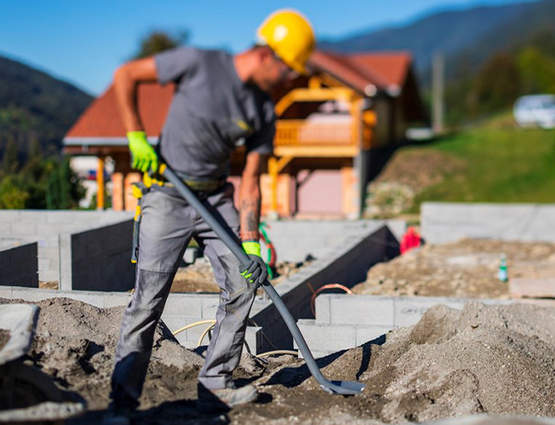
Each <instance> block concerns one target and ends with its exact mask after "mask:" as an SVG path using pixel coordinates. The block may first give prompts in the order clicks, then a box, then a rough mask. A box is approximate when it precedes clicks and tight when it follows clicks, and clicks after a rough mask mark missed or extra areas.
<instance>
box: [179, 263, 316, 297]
mask: <svg viewBox="0 0 555 425" xmlns="http://www.w3.org/2000/svg"><path fill="white" fill-rule="evenodd" d="M312 261H313V258H312V257H310V256H309V257H307V258H306V259H305V261H300V262H290V261H280V262H278V263H277V265H276V268H275V270H274V278H273V279H271V280H270V281H271V283H272V285H274V286H275V285H277V284H279V283H280V282H282V281H283V280H284V279H286V278H288V277H290V276H293V275H294V274H295V273H297V272H298V271H299V270H300V269H301V268H302V267H303V266H305V265H307V264H310V262H312ZM171 292H219V288H218V285H217V284H216V281H215V279H214V273H213V272H212V267H211V266H210V262H209V261H208V259H206V258H205V257H201V258H198V259H197V260H196V261H195V262H194V263H193V264H190V265H188V266H186V267H180V268H179V269H178V271H177V273H176V275H175V278H174V280H173V284H172V288H171Z"/></svg>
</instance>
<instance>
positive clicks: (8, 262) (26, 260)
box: [0, 242, 39, 288]
mask: <svg viewBox="0 0 555 425" xmlns="http://www.w3.org/2000/svg"><path fill="white" fill-rule="evenodd" d="M37 251H38V246H37V243H36V242H31V243H23V244H18V243H10V244H6V243H4V244H2V246H1V247H0V285H20V286H26V287H30V288H38V286H39V280H38V274H37V269H38V267H39V265H38V257H37Z"/></svg>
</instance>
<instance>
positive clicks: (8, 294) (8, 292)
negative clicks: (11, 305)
mask: <svg viewBox="0 0 555 425" xmlns="http://www.w3.org/2000/svg"><path fill="white" fill-rule="evenodd" d="M0 298H7V299H11V298H12V288H11V287H9V286H0Z"/></svg>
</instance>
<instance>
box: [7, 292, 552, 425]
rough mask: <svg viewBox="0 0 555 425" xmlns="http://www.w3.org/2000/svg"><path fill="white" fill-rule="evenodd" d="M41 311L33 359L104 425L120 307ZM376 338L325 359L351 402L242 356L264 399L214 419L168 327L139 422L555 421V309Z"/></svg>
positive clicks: (192, 364)
mask: <svg viewBox="0 0 555 425" xmlns="http://www.w3.org/2000/svg"><path fill="white" fill-rule="evenodd" d="M0 302H17V300H5V299H4V300H0ZM38 306H39V307H40V315H39V321H38V326H37V331H36V335H35V337H34V342H33V345H32V348H31V350H30V353H29V360H28V361H27V362H28V363H30V364H34V365H35V366H36V367H38V368H40V369H41V370H42V372H44V373H46V374H48V375H49V376H51V378H52V379H53V380H54V381H55V383H56V385H58V386H59V387H60V388H62V389H63V390H65V391H67V396H68V398H71V399H73V400H75V399H80V398H82V399H84V400H86V402H87V404H88V409H89V411H88V413H87V414H86V415H85V416H82V417H80V418H76V419H73V420H71V421H70V422H69V423H72V424H79V425H84V424H97V423H99V419H100V417H101V415H102V414H103V411H104V409H105V408H106V406H107V404H108V401H109V398H108V397H109V392H110V374H111V371H112V368H113V360H114V350H115V344H116V342H117V337H118V332H119V325H120V321H121V315H122V312H123V307H114V308H110V309H99V308H96V307H93V306H91V305H89V304H85V303H82V302H80V301H75V300H70V299H67V298H56V299H47V300H44V301H41V302H39V303H38ZM376 342H377V341H376ZM380 343H381V345H379V344H378V343H372V342H368V343H366V344H364V345H362V346H361V347H358V348H354V349H351V350H347V351H342V352H338V353H334V354H332V355H329V356H327V357H325V358H322V359H320V360H319V365H320V367H321V368H322V369H323V373H324V374H325V375H326V376H327V377H329V378H330V379H342V380H359V381H361V382H363V383H365V384H366V388H365V390H364V391H363V393H362V394H360V395H358V396H354V397H343V396H337V395H330V394H327V393H325V392H324V391H322V389H321V388H320V387H319V385H318V384H317V383H316V381H315V380H314V379H313V378H312V377H311V376H310V374H309V372H308V370H307V368H306V366H305V365H304V362H303V361H302V360H299V359H297V358H296V357H293V356H278V357H275V358H268V359H267V360H266V361H264V360H261V359H258V358H254V357H252V356H249V355H247V354H244V355H243V358H242V361H241V365H240V367H239V368H238V369H237V371H236V374H235V378H236V379H238V380H239V381H240V382H241V383H247V382H251V383H253V384H254V385H255V386H256V387H257V388H258V390H259V392H260V397H259V399H258V401H257V402H256V403H253V404H249V405H246V406H241V407H236V408H234V409H232V410H231V411H229V412H226V413H213V414H206V413H201V412H200V411H198V410H197V408H196V402H195V400H196V378H197V374H198V371H199V368H200V367H201V365H202V362H203V358H202V352H200V351H199V352H198V353H197V352H192V351H189V350H187V349H185V348H183V347H182V346H180V345H179V344H178V343H177V342H176V341H175V340H174V339H173V337H172V335H171V334H170V333H169V331H168V329H167V328H166V327H165V326H164V325H163V324H160V325H159V326H158V328H157V330H156V334H155V343H154V348H153V353H152V358H151V364H150V366H149V370H148V375H147V379H146V383H145V386H144V390H143V395H142V397H141V408H140V410H139V411H138V412H137V414H136V415H135V417H134V420H133V423H134V424H168V423H172V424H193V423H194V424H217V423H231V424H246V423H248V424H255V425H257V424H265V425H266V424H268V423H270V424H284V425H285V424H290V423H295V424H345V423H351V424H381V423H401V422H406V421H425V420H434V419H440V418H445V417H453V416H459V415H466V414H474V413H488V414H514V415H518V414H526V415H539V416H555V309H551V308H545V307H538V306H532V305H520V304H516V305H506V306H485V305H482V304H479V303H471V304H467V305H466V306H465V308H464V310H463V311H457V310H452V309H449V308H447V307H444V306H437V307H434V308H432V309H430V310H429V311H428V312H427V313H426V314H425V315H424V316H423V318H422V319H421V320H420V322H419V323H418V324H416V325H415V326H413V327H410V328H401V329H397V330H395V331H392V332H390V333H388V334H387V335H386V337H385V342H384V341H380ZM14 390H15V389H14Z"/></svg>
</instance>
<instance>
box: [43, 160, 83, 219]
mask: <svg viewBox="0 0 555 425" xmlns="http://www.w3.org/2000/svg"><path fill="white" fill-rule="evenodd" d="M83 196H85V189H84V187H83V186H82V185H81V182H80V181H79V178H78V176H77V175H76V174H75V172H74V171H73V170H72V169H71V167H70V164H69V159H68V158H65V159H64V160H63V161H62V163H61V164H60V166H58V167H56V168H55V169H53V170H52V171H51V173H50V174H49V176H48V180H47V183H46V208H48V209H70V208H76V207H78V206H79V200H80V199H81V198H82V197H83Z"/></svg>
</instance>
